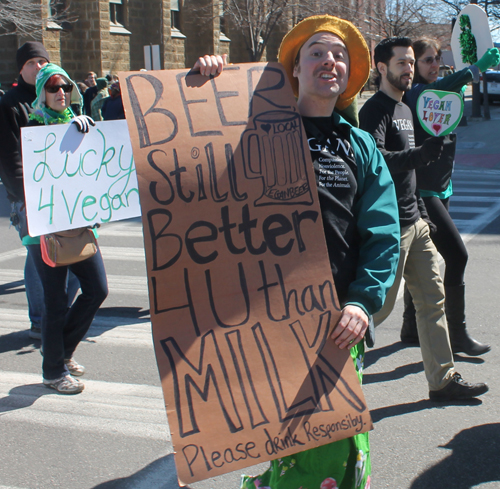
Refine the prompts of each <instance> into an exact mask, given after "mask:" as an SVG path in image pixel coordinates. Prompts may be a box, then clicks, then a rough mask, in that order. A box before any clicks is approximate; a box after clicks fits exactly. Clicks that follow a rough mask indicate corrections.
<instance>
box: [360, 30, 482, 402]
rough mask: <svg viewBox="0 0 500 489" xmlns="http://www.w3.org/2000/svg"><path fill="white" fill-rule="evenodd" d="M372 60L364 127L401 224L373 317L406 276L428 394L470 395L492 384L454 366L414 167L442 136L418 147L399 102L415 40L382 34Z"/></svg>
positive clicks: (434, 151)
mask: <svg viewBox="0 0 500 489" xmlns="http://www.w3.org/2000/svg"><path fill="white" fill-rule="evenodd" d="M374 61H375V66H376V67H377V71H378V74H379V77H380V90H379V92H377V93H376V94H375V95H374V96H373V97H372V98H371V99H370V100H368V101H367V102H366V103H365V105H364V106H363V108H362V109H361V111H360V114H359V115H360V127H361V128H362V129H364V130H365V131H368V132H369V133H371V134H372V135H373V137H374V138H375V141H376V143H377V147H378V149H379V150H380V151H381V153H382V154H383V156H384V158H385V161H386V163H387V166H388V167H389V170H390V172H391V175H392V178H393V180H394V184H395V187H396V197H397V201H398V210H399V224H400V227H401V242H400V255H399V265H398V270H397V272H396V280H395V281H394V284H393V286H392V287H391V289H390V290H389V292H388V294H387V298H386V301H385V304H384V306H383V308H382V309H381V310H380V311H379V312H378V313H376V314H375V315H374V321H375V324H376V325H378V324H380V323H381V322H382V321H384V319H386V318H387V316H389V314H390V312H391V311H392V309H393V307H394V303H395V301H396V296H397V293H398V289H399V286H400V283H401V279H402V278H403V277H404V279H405V281H406V284H407V286H408V289H409V290H410V292H411V294H412V297H413V299H414V302H415V308H416V315H417V330H418V334H419V338H420V348H421V351H422V359H423V363H424V370H425V375H426V378H427V381H428V383H429V397H430V399H431V400H435V401H443V402H448V401H454V400H457V399H470V398H473V397H476V396H479V395H481V394H484V393H485V392H487V390H488V386H487V385H486V384H481V383H479V384H469V383H467V382H465V381H464V380H462V377H461V376H460V374H459V373H457V372H455V370H454V363H453V353H452V351H451V346H450V340H449V336H448V325H447V323H446V316H445V310H444V287H443V282H442V280H441V276H440V274H439V265H438V253H437V250H436V248H435V246H434V244H433V242H432V240H431V237H430V228H431V227H432V223H430V221H429V218H428V216H427V212H426V210H425V206H424V204H423V202H422V199H421V198H420V196H419V195H418V191H417V187H416V175H415V168H419V167H422V166H427V165H429V164H430V163H431V162H432V161H434V160H437V159H438V158H439V156H440V154H441V152H442V149H443V138H429V139H427V140H426V141H425V142H424V144H423V145H422V146H420V147H418V148H415V139H414V134H413V120H412V113H411V110H410V108H409V107H408V106H407V105H405V104H404V103H402V102H401V100H402V98H403V94H404V92H405V91H407V90H409V89H410V88H411V84H412V80H413V72H414V65H415V57H414V54H413V49H412V47H411V40H410V39H408V38H405V37H403V38H401V37H400V38H389V39H384V40H383V41H382V42H380V43H379V44H378V45H377V46H376V48H375V59H374Z"/></svg>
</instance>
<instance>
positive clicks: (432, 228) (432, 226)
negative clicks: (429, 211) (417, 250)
mask: <svg viewBox="0 0 500 489" xmlns="http://www.w3.org/2000/svg"><path fill="white" fill-rule="evenodd" d="M423 220H424V221H425V222H426V223H427V225H428V226H429V235H430V237H431V238H432V237H433V236H434V235H435V234H436V232H437V230H438V228H437V226H436V225H435V224H434V223H433V222H432V221H431V220H430V219H429V218H428V217H424V218H423Z"/></svg>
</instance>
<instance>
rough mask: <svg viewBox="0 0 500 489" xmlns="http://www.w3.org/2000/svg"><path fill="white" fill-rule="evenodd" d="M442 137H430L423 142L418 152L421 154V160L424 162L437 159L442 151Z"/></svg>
mask: <svg viewBox="0 0 500 489" xmlns="http://www.w3.org/2000/svg"><path fill="white" fill-rule="evenodd" d="M443 146H444V137H443V136H441V137H438V138H436V137H430V138H429V139H426V140H425V141H424V144H422V146H420V154H421V155H422V160H423V161H424V162H425V163H428V162H429V161H436V160H439V157H440V156H441V153H442V152H443Z"/></svg>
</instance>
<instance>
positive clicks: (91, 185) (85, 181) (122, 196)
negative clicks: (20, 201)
mask: <svg viewBox="0 0 500 489" xmlns="http://www.w3.org/2000/svg"><path fill="white" fill-rule="evenodd" d="M21 138H22V139H21V140H22V153H23V175H24V188H25V196H26V210H27V217H28V228H29V233H30V235H31V236H40V235H42V234H48V233H52V232H57V231H62V230H66V229H74V228H78V227H84V226H91V225H93V224H96V223H98V224H101V223H106V222H111V221H117V220H120V219H127V218H131V217H137V216H139V215H140V210H141V209H140V205H139V191H138V188H137V176H136V172H135V165H134V159H133V155H132V148H131V145H130V137H129V135H128V129H127V124H126V122H125V121H110V122H98V123H97V124H96V127H95V128H94V127H93V128H91V129H90V132H89V133H88V134H82V133H79V132H78V131H77V129H76V127H75V125H74V124H57V125H50V126H33V127H24V128H22V130H21Z"/></svg>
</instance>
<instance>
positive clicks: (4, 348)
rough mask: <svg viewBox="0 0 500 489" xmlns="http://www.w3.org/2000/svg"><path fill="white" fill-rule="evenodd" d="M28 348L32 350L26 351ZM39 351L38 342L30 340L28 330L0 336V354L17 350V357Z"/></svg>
mask: <svg viewBox="0 0 500 489" xmlns="http://www.w3.org/2000/svg"><path fill="white" fill-rule="evenodd" d="M29 346H31V347H32V348H31V349H29V350H27V349H26V348H27V347H29ZM39 349H40V341H39V340H33V339H32V338H30V337H29V330H28V329H26V330H24V331H14V332H12V333H8V334H4V335H1V336H0V354H1V353H6V352H8V351H15V350H19V351H18V352H17V355H26V354H28V353H33V352H35V351H38V350H39Z"/></svg>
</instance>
